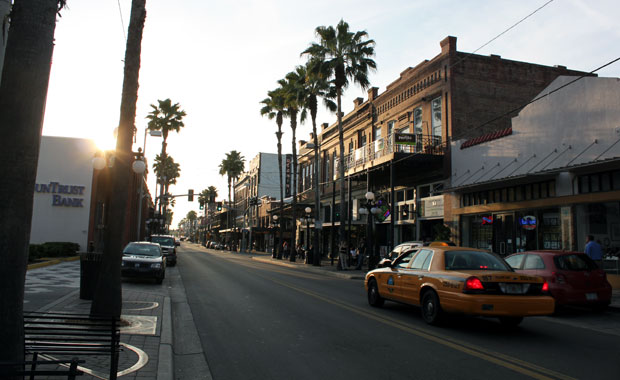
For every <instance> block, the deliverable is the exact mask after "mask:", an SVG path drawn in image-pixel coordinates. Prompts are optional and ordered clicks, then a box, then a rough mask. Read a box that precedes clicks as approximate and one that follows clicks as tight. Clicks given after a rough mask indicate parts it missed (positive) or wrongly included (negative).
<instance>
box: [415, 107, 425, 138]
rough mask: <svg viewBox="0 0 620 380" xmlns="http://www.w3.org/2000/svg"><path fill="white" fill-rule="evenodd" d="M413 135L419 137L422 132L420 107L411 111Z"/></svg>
mask: <svg viewBox="0 0 620 380" xmlns="http://www.w3.org/2000/svg"><path fill="white" fill-rule="evenodd" d="M413 133H415V134H418V135H421V134H422V133H423V131H422V107H418V108H416V109H414V110H413Z"/></svg>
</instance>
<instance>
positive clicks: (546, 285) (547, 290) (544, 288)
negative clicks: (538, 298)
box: [541, 281, 549, 293]
mask: <svg viewBox="0 0 620 380" xmlns="http://www.w3.org/2000/svg"><path fill="white" fill-rule="evenodd" d="M541 291H542V292H543V293H549V283H548V282H547V281H545V283H544V284H543V286H542V289H541Z"/></svg>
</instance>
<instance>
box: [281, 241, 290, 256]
mask: <svg viewBox="0 0 620 380" xmlns="http://www.w3.org/2000/svg"><path fill="white" fill-rule="evenodd" d="M288 255H289V251H288V242H287V241H286V240H285V241H284V243H282V256H284V258H285V259H288Z"/></svg>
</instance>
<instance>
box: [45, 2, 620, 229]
mask: <svg viewBox="0 0 620 380" xmlns="http://www.w3.org/2000/svg"><path fill="white" fill-rule="evenodd" d="M67 3H68V5H67V8H66V9H64V10H63V11H62V13H61V17H59V18H58V21H57V26H56V33H55V48H54V56H53V63H52V71H51V78H50V84H49V90H48V96H47V105H46V113H45V120H44V126H43V134H44V135H51V136H68V137H81V138H89V139H93V140H94V141H95V142H97V144H98V145H99V146H100V147H101V148H102V149H113V148H114V146H115V142H114V129H115V128H116V127H117V126H118V120H119V115H120V100H121V88H122V83H123V59H124V55H125V34H126V33H127V32H126V31H127V27H128V25H129V19H130V10H131V0H97V1H94V0H89V1H84V0H82V1H80V0H68V2H67ZM541 7H542V9H540V10H538V11H537V12H536V13H535V14H533V15H532V16H530V17H529V18H527V19H526V20H525V21H523V22H521V23H520V24H518V25H517V26H515V27H514V28H512V29H510V30H508V31H506V30H507V29H509V28H510V27H511V26H513V25H514V24H515V23H517V22H518V21H519V20H521V19H523V18H525V17H526V16H528V15H529V14H531V13H532V12H534V11H536V10H537V9H538V8H541ZM146 9H147V17H146V23H145V27H144V35H143V39H142V55H141V69H140V88H139V93H138V104H137V113H136V123H135V125H136V128H137V129H138V133H137V136H136V144H135V145H134V151H135V150H137V149H138V147H143V144H144V141H145V140H144V131H145V128H146V126H147V120H146V116H147V114H148V112H150V110H151V107H150V104H157V100H163V99H166V98H170V99H171V100H172V101H173V103H179V104H180V105H181V108H182V109H183V110H184V111H185V112H186V113H187V116H186V117H185V118H184V123H185V127H184V128H183V129H182V130H181V131H180V132H179V133H171V134H170V135H169V137H168V148H167V153H168V154H169V155H171V156H172V157H173V158H174V160H175V161H176V162H178V163H179V164H180V166H181V177H180V178H179V179H178V182H177V185H175V186H172V187H171V192H172V193H173V194H186V193H187V191H188V189H194V191H195V192H196V193H199V192H200V191H201V190H203V189H206V188H207V187H209V186H215V187H216V188H217V190H218V194H219V196H218V200H222V199H225V198H226V197H227V194H228V190H227V181H226V178H225V177H222V176H220V175H219V167H218V165H219V164H220V163H221V161H222V159H224V158H225V155H226V153H227V152H230V151H231V150H237V151H239V152H241V154H242V155H243V156H244V157H245V159H246V168H247V163H249V161H250V160H251V159H252V158H254V157H255V156H256V155H257V154H258V153H259V152H268V153H276V152H277V148H276V137H275V131H276V125H275V122H274V121H273V120H269V119H268V118H264V117H262V116H261V115H260V108H261V105H260V101H261V100H263V99H264V98H265V97H266V95H267V92H268V91H270V90H272V89H274V88H276V87H277V83H276V82H277V80H278V79H281V78H283V77H284V76H285V75H286V74H287V73H288V72H290V71H292V70H294V68H295V67H296V66H297V65H302V64H304V63H305V61H306V59H305V58H304V57H300V53H301V52H302V51H303V50H304V49H305V48H306V47H308V46H309V44H310V43H311V42H314V41H316V36H315V33H314V30H315V28H316V27H317V26H328V25H333V26H335V25H336V24H337V23H338V22H339V21H340V20H341V19H344V20H345V21H346V22H348V23H349V25H350V29H351V30H352V31H358V30H365V31H366V32H367V33H368V37H369V38H371V39H373V40H374V41H375V43H376V45H375V53H376V55H375V57H374V60H375V62H376V63H377V70H376V71H375V72H373V73H371V75H370V82H371V86H373V87H378V88H379V93H382V92H384V91H385V88H386V86H387V85H389V84H390V83H391V82H393V81H394V80H396V79H397V78H398V77H399V74H400V73H401V72H402V71H404V70H405V69H406V68H407V67H413V66H416V65H417V64H419V63H420V62H422V61H424V60H425V59H429V60H430V59H432V58H433V57H435V56H436V55H437V54H439V53H440V46H439V42H440V41H441V40H442V39H444V38H445V37H446V36H449V35H450V36H456V37H457V38H458V40H457V50H459V51H462V52H474V51H476V50H478V49H480V50H478V51H477V52H476V54H481V55H490V54H498V55H501V56H502V58H506V59H511V60H517V61H524V62H532V63H537V64H543V65H564V66H567V67H568V68H569V69H575V70H582V71H592V70H594V69H596V68H598V67H600V66H602V65H603V64H605V63H607V62H609V61H612V60H613V59H615V58H618V57H619V56H620V28H618V26H617V20H618V19H619V18H620V2H619V1H617V0H591V1H587V0H551V1H549V0H520V1H512V0H486V1H483V0H435V1H419V0H402V1H401V0H383V1H367V0H356V1H352V0H314V1H299V0H228V1H225V0H224V1H223V0H220V1H213V0H176V1H174V2H173V1H170V0H147V1H146ZM505 31H506V32H505ZM502 32H505V33H504V34H502V35H501V36H499V37H498V38H497V39H495V40H493V39H494V38H495V37H497V36H498V35H500V34H501V33H502ZM491 40H493V41H492V42H490V41H491ZM488 42H490V43H489V44H488V45H486V46H484V45H485V44H487V43H488ZM483 46H484V47H483ZM481 47H482V48H481ZM597 73H598V74H599V76H604V77H619V76H620V63H615V64H613V65H610V66H608V67H606V68H604V69H602V70H600V71H598V72H597ZM356 97H363V98H364V99H367V92H366V90H362V89H360V88H359V87H356V86H353V85H351V86H350V87H349V88H348V89H347V90H346V92H345V96H344V97H343V103H342V104H343V111H344V112H345V113H347V112H349V111H351V110H352V109H353V99H355V98H356ZM335 121H336V118H335V115H334V114H331V113H329V112H327V111H326V110H320V111H319V115H318V118H317V123H318V124H319V125H320V124H321V123H329V124H332V123H334V122H335ZM283 129H284V132H285V133H284V137H283V148H284V153H290V152H291V133H290V128H288V120H287V121H285V124H284V128H283ZM311 130H312V126H311V123H310V122H307V123H306V124H305V125H300V126H298V129H297V138H298V139H304V140H307V139H308V137H309V133H310V131H311ZM161 142H162V141H161V137H152V136H148V137H147V139H146V148H145V151H146V156H147V159H148V161H149V163H150V164H152V162H153V159H154V157H155V154H157V153H159V152H160V151H161ZM151 172H152V171H151ZM148 185H149V189H150V191H151V193H153V192H154V188H155V178H154V175H152V174H151V175H149V178H148ZM190 210H195V211H197V212H198V211H199V210H198V202H197V200H196V199H194V202H188V201H187V198H178V199H177V202H176V206H175V207H174V210H173V211H174V219H173V224H172V227H173V228H175V227H176V226H177V224H178V222H179V221H180V220H181V219H182V218H184V217H185V216H186V215H187V213H188V212H189V211H190Z"/></svg>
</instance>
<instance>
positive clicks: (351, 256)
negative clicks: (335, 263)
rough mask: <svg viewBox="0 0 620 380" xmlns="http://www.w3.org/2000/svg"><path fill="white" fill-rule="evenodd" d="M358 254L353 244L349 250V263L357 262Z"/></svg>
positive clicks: (354, 263)
mask: <svg viewBox="0 0 620 380" xmlns="http://www.w3.org/2000/svg"><path fill="white" fill-rule="evenodd" d="M357 256H358V251H357V248H355V247H353V246H352V247H351V250H350V251H349V263H350V264H351V266H353V265H356V264H357Z"/></svg>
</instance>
